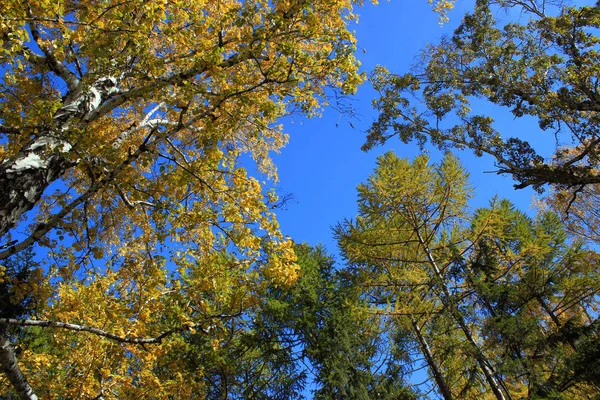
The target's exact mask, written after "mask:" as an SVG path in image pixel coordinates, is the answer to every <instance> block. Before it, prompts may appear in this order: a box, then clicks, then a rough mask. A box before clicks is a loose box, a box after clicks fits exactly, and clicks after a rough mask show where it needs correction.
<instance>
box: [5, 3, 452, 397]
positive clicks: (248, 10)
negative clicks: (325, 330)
mask: <svg viewBox="0 0 600 400" xmlns="http://www.w3.org/2000/svg"><path fill="white" fill-rule="evenodd" d="M429 2H430V3H433V5H434V7H435V8H436V9H437V10H438V11H441V12H443V10H445V9H447V8H448V7H450V6H451V2H448V1H429ZM0 6H1V7H2V15H1V16H0V40H1V46H0V65H1V66H0V68H1V69H2V72H3V77H2V78H1V79H0V90H1V93H2V95H1V97H0V156H1V159H2V162H1V163H0V240H1V242H0V247H1V248H0V260H3V261H2V266H1V267H0V286H1V287H2V288H5V289H6V290H7V291H8V293H2V294H1V295H0V302H1V303H0V304H2V307H3V308H2V310H0V365H1V367H2V371H3V376H2V377H1V378H0V388H1V391H2V392H3V393H8V395H11V396H12V395H16V396H19V397H20V398H23V399H35V398H37V395H36V393H39V394H43V396H45V397H56V398H80V397H86V398H98V399H100V398H104V399H108V398H141V397H143V398H167V397H183V398H193V397H194V396H196V397H202V393H206V390H208V389H207V384H206V380H203V379H201V376H202V374H203V373H204V371H203V365H195V367H194V368H190V365H194V360H189V359H187V358H186V357H187V355H186V354H185V352H181V349H182V348H185V346H189V345H190V341H191V340H192V337H194V335H196V336H198V335H199V336H202V340H203V341H206V342H207V343H210V346H208V350H210V349H212V350H211V351H215V352H216V351H217V350H218V349H219V348H220V347H221V346H225V345H227V343H229V342H228V340H229V339H230V338H231V334H232V332H233V331H232V329H233V328H232V327H234V326H236V321H241V320H242V319H243V318H244V317H247V316H248V315H250V314H252V313H253V312H254V310H255V309H256V308H257V307H258V306H259V305H260V303H261V301H260V298H261V296H263V295H264V293H265V290H266V287H268V285H281V286H286V285H290V284H292V283H293V282H294V281H295V280H296V277H297V275H296V272H297V266H296V264H295V259H296V257H295V255H294V252H293V249H292V242H291V241H290V240H289V239H286V238H284V237H283V236H282V234H281V233H280V231H279V229H278V224H277V221H276V219H275V215H274V213H273V208H274V207H275V206H276V205H277V204H278V199H277V195H276V193H275V192H273V191H268V190H265V188H264V187H265V184H264V183H263V182H262V181H261V180H260V179H261V178H260V177H258V178H257V177H252V176H250V175H249V174H248V173H247V172H246V169H245V168H244V165H243V163H242V161H241V157H242V156H243V155H245V156H244V157H245V159H248V160H253V162H254V164H255V166H256V169H257V170H258V171H259V172H260V173H261V174H262V176H267V177H268V178H269V179H276V171H275V168H274V166H273V165H272V163H271V160H270V158H269V154H270V153H271V152H273V151H278V150H279V149H280V148H281V147H282V146H283V145H284V144H285V142H286V139H287V137H286V135H285V134H284V132H283V129H282V127H281V126H279V125H277V119H278V118H279V117H281V116H284V115H288V114H289V113H292V112H302V113H304V114H307V115H309V116H310V115H315V114H318V112H319V110H320V108H321V107H323V106H325V105H326V104H327V102H328V99H329V96H330V95H332V94H334V93H336V92H337V94H350V93H353V92H354V90H355V89H356V86H357V85H358V84H359V83H361V81H362V80H363V78H362V75H361V74H359V72H358V63H357V61H356V59H355V57H354V49H355V38H354V36H353V34H352V33H351V32H350V31H349V29H348V25H349V24H350V23H351V21H352V20H353V19H354V18H355V16H354V14H353V2H352V1H350V0H348V1H346V0H344V1H330V0H316V1H308V0H306V1H305V0H299V1H286V0H282V1H262V0H250V1H236V0H225V1H222V0H220V1H213V0H208V1H193V2H190V1H179V0H152V1H147V0H144V1H141V0H132V1H116V0H100V1H89V0H85V1H79V0H61V1H50V0H48V1H46V0H41V1H35V2H20V1H13V0H3V1H2V2H0ZM35 254H37V256H36V255H35ZM15 348H17V349H18V351H16V350H15ZM17 353H18V359H17ZM178 353H179V354H181V357H173V355H174V354H178ZM207 376H208V375H207Z"/></svg>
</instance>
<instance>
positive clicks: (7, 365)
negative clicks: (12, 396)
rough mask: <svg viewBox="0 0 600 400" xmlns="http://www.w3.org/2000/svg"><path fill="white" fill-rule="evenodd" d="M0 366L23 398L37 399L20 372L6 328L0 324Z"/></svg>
mask: <svg viewBox="0 0 600 400" xmlns="http://www.w3.org/2000/svg"><path fill="white" fill-rule="evenodd" d="M0 366H1V367H2V372H4V375H5V376H6V378H7V379H8V381H9V382H10V383H11V385H12V387H13V389H14V390H15V391H16V392H17V394H18V395H19V397H20V398H21V399H23V400H38V397H37V396H36V395H35V393H34V391H33V388H32V387H31V385H30V384H29V382H27V377H25V375H24V374H23V372H21V369H20V368H19V364H18V363H17V357H16V355H15V349H14V347H13V345H12V343H11V342H10V340H9V339H8V336H7V335H6V328H5V327H4V326H0Z"/></svg>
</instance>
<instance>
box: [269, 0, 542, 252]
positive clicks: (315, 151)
mask: <svg viewBox="0 0 600 400" xmlns="http://www.w3.org/2000/svg"><path fill="white" fill-rule="evenodd" d="M473 4H474V1H472V0H458V1H457V4H456V9H455V10H454V11H453V12H452V13H451V14H450V22H449V23H447V24H445V25H443V26H440V25H439V23H438V15H436V14H435V13H433V12H432V11H431V8H430V6H429V5H428V4H427V1H426V0H403V1H393V2H382V3H381V4H379V5H378V6H373V5H371V4H368V5H366V6H365V7H362V8H359V9H358V10H357V11H358V13H359V15H360V18H359V22H358V24H357V25H356V26H355V27H354V29H355V31H356V35H357V38H358V51H357V56H358V57H359V59H360V60H361V62H362V70H363V71H365V72H369V71H371V70H372V69H373V68H374V67H375V66H376V65H378V64H379V65H384V66H386V67H387V68H388V69H389V70H390V71H392V72H396V73H403V72H407V71H408V70H409V68H410V66H411V65H412V64H413V63H414V57H415V56H417V55H418V54H419V52H420V50H421V49H423V48H424V47H425V45H426V44H427V43H435V42H437V40H438V39H439V38H440V37H441V36H442V35H444V34H451V32H452V30H453V28H454V27H456V25H457V24H458V23H459V22H460V19H461V17H462V15H463V14H464V13H465V12H466V11H468V10H471V9H472V7H473ZM497 17H498V18H506V15H505V14H504V13H503V12H501V13H500V14H499V15H498V16H497ZM363 49H364V50H363ZM375 97H376V92H375V91H374V90H373V89H372V88H371V87H370V85H369V84H368V83H366V84H365V85H363V86H362V87H360V88H359V90H358V93H357V94H356V96H354V98H353V106H354V108H355V110H356V112H357V114H358V118H357V119H351V120H347V119H345V118H344V117H343V116H340V114H339V112H337V111H336V110H333V109H326V110H325V111H324V113H323V116H322V117H321V118H313V119H306V118H302V117H298V116H296V117H294V119H293V121H290V120H288V121H286V122H285V130H286V131H287V132H288V133H289V134H290V142H289V144H288V146H287V147H286V148H284V149H283V151H282V153H281V155H279V156H277V157H276V163H277V165H278V168H279V177H280V182H279V183H278V189H279V192H280V193H291V194H292V195H293V196H294V199H293V200H292V201H290V202H289V203H288V205H287V207H286V209H285V210H280V211H279V212H278V216H279V221H280V224H281V228H282V230H283V232H284V234H286V235H289V236H291V237H292V238H293V239H294V240H295V241H297V242H307V243H309V244H312V245H314V244H317V243H322V244H324V245H325V246H326V247H327V248H328V250H329V251H330V252H331V253H333V254H336V253H337V245H336V243H335V241H334V240H333V238H332V233H331V227H332V226H334V225H335V224H336V223H337V222H339V221H341V220H342V219H344V218H353V217H354V216H355V215H356V186H357V185H358V184H359V183H361V182H363V181H365V179H366V178H367V177H368V176H369V175H370V174H371V172H372V170H373V168H374V167H375V160H376V158H377V156H378V155H381V154H383V153H384V152H386V151H388V150H393V151H394V152H396V154H398V155H399V156H400V157H409V158H413V157H414V156H416V155H417V154H419V149H418V148H417V146H415V145H412V144H410V145H405V144H403V143H401V142H400V141H399V140H391V141H390V142H389V143H388V144H387V145H386V146H383V147H378V148H375V149H373V150H371V151H370V152H368V153H364V152H362V151H361V150H360V146H361V145H362V144H363V142H364V139H365V131H366V130H367V129H368V127H369V125H370V123H371V122H372V121H373V120H374V119H375V118H376V116H377V114H376V112H375V111H374V110H373V109H372V108H371V101H372V100H373V99H374V98H375ZM481 106H482V107H486V109H488V108H489V110H490V112H491V113H493V115H494V117H499V118H498V124H497V125H496V126H497V127H499V128H500V129H501V132H507V133H508V134H509V135H518V136H519V137H522V138H526V139H527V140H530V141H531V142H532V144H533V145H534V147H538V148H539V147H540V146H544V138H546V139H547V138H548V134H547V133H542V132H541V131H540V130H539V128H537V124H536V122H535V121H532V120H530V121H527V120H523V119H520V120H517V121H515V120H513V118H512V115H511V114H510V113H508V112H507V111H506V110H501V109H499V108H497V109H496V108H494V106H489V105H486V104H481ZM350 123H352V125H353V126H354V128H353V127H352V126H351V125H350ZM336 125H337V126H336ZM547 142H548V141H547V140H546V143H547ZM536 145H537V146H536ZM544 150H546V151H545V155H550V152H551V150H552V148H551V147H548V146H546V149H544ZM454 153H455V154H457V155H458V156H459V158H460V159H461V161H462V163H463V164H464V165H465V166H466V168H467V169H468V171H469V172H470V175H471V182H472V183H473V185H474V186H475V187H476V197H475V198H474V199H473V201H472V203H471V204H472V206H473V207H481V206H486V205H487V204H488V202H489V200H490V199H491V198H492V197H493V196H495V195H498V196H499V197H504V198H508V199H509V200H511V201H513V202H514V203H515V204H517V205H518V207H519V208H520V209H522V210H523V211H531V203H532V197H533V195H534V192H533V191H532V190H530V189H523V190H518V191H515V190H514V189H513V184H514V182H513V180H512V179H511V178H510V177H508V176H499V175H497V174H495V173H490V171H494V170H495V167H494V163H493V159H492V158H491V157H489V156H484V157H482V158H477V157H475V156H473V154H472V153H471V152H456V151H455V152H454ZM429 154H430V156H431V158H432V160H433V161H435V160H438V159H439V158H440V156H441V154H440V153H439V152H438V151H435V150H431V151H430V152H429ZM486 171H487V172H486Z"/></svg>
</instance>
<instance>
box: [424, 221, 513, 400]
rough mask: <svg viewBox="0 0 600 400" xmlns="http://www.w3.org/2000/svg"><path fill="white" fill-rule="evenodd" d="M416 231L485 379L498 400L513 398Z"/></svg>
mask: <svg viewBox="0 0 600 400" xmlns="http://www.w3.org/2000/svg"><path fill="white" fill-rule="evenodd" d="M415 233H416V234H417V237H418V239H419V243H420V244H421V246H422V247H423V250H424V251H425V254H426V255H427V260H428V262H429V264H430V265H431V267H432V268H433V271H434V274H435V276H436V278H437V280H438V281H439V283H440V284H439V286H440V290H441V293H440V300H441V301H442V304H443V305H444V308H446V310H447V311H448V312H450V315H451V316H452V318H453V319H454V321H455V322H456V323H457V324H458V326H459V327H460V329H461V330H462V331H463V333H464V335H465V338H466V339H467V341H468V342H469V344H470V345H471V347H472V349H473V351H474V353H475V359H476V361H477V364H479V368H481V370H482V371H483V374H484V375H485V379H486V381H487V383H488V385H490V388H491V389H492V392H493V393H494V396H496V398H497V399H498V400H507V399H511V396H510V393H509V391H508V389H507V388H506V387H505V385H504V384H503V382H501V381H500V380H499V379H498V378H497V377H496V376H495V373H494V369H493V368H492V365H491V363H490V362H489V361H488V360H487V358H486V357H485V355H484V354H483V352H482V351H481V349H480V348H479V346H478V345H477V343H476V342H475V339H473V335H472V334H471V330H470V329H469V326H468V325H467V323H466V322H465V319H464V317H463V315H462V314H461V312H460V310H459V309H458V307H457V306H456V305H455V304H452V303H451V301H450V298H451V295H450V292H449V291H448V287H446V284H445V281H444V276H443V275H442V272H441V270H440V268H439V267H438V265H437V262H436V261H435V258H433V254H432V253H431V250H430V249H429V246H428V245H427V243H426V242H425V241H424V240H423V237H422V236H421V233H420V232H419V230H418V229H416V228H415ZM503 389H504V392H506V395H505V394H504V393H503Z"/></svg>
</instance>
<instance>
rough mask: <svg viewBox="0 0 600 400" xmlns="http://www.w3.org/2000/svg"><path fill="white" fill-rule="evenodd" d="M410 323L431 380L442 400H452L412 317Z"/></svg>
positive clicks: (429, 349)
mask: <svg viewBox="0 0 600 400" xmlns="http://www.w3.org/2000/svg"><path fill="white" fill-rule="evenodd" d="M410 323H411V324H412V327H413V330H414V331H415V335H416V336H417V341H418V342H419V346H420V347H421V351H422V352H423V355H424V356H425V360H426V361H427V365H429V369H430V370H431V373H432V375H433V379H435V383H436V384H437V386H438V389H439V390H440V393H441V395H442V396H443V397H444V400H452V399H453V397H452V392H451V391H450V388H449V387H448V384H447V383H446V379H445V378H444V375H443V374H442V371H440V368H439V366H438V365H437V363H436V362H435V360H434V359H433V354H432V353H431V348H430V347H429V344H428V343H427V340H426V339H425V337H423V334H422V333H421V328H419V324H418V323H417V321H416V320H415V319H414V318H413V317H411V318H410Z"/></svg>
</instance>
